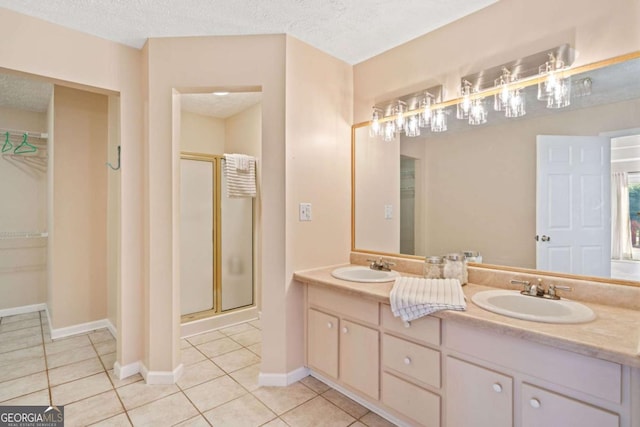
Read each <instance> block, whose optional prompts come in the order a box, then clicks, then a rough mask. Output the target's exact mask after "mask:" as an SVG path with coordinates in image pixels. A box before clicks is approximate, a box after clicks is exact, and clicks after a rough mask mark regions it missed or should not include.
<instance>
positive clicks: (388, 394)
mask: <svg viewBox="0 0 640 427" xmlns="http://www.w3.org/2000/svg"><path fill="white" fill-rule="evenodd" d="M382 402H383V403H384V404H385V405H387V406H388V407H390V408H392V409H394V410H396V411H398V412H400V413H401V414H403V415H405V416H407V417H409V418H411V419H413V420H415V421H417V422H418V423H419V424H420V425H422V426H427V427H439V426H440V396H438V395H437V394H433V393H430V392H428V391H426V390H424V389H422V388H420V387H418V386H415V385H413V384H411V383H408V382H406V381H403V380H401V379H399V378H396V377H394V376H393V375H389V374H387V373H383V374H382Z"/></svg>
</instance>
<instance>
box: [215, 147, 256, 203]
mask: <svg viewBox="0 0 640 427" xmlns="http://www.w3.org/2000/svg"><path fill="white" fill-rule="evenodd" d="M222 171H223V172H224V177H225V179H226V181H227V185H226V187H227V197H233V198H237V197H256V159H255V157H251V156H247V155H244V154H225V155H224V164H223V167H222Z"/></svg>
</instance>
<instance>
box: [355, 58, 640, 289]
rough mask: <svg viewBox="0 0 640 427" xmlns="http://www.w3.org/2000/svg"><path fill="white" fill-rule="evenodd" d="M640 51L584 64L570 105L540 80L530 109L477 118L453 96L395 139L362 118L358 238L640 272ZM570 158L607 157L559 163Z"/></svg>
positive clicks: (360, 242)
mask: <svg viewBox="0 0 640 427" xmlns="http://www.w3.org/2000/svg"><path fill="white" fill-rule="evenodd" d="M639 56H640V55H638V54H632V55H628V56H627V57H626V58H624V60H623V58H613V59H612V60H610V61H603V62H602V63H600V64H598V65H597V66H592V67H583V69H584V70H586V71H584V72H581V73H576V74H574V75H573V76H572V80H573V82H574V91H573V94H572V97H571V104H570V106H568V107H565V108H562V109H548V108H546V106H545V105H544V104H543V103H540V102H539V101H537V100H536V90H537V87H536V86H535V85H532V86H530V87H528V88H526V90H525V91H526V99H527V104H526V110H527V114H526V115H524V116H523V117H518V118H505V117H504V114H503V113H500V112H495V111H493V110H492V109H491V108H489V117H488V122H487V123H486V124H483V125H480V126H470V125H469V124H468V123H467V122H466V121H462V120H457V119H456V116H455V107H453V108H452V107H449V109H452V113H450V114H449V115H448V130H447V131H446V132H440V133H435V132H431V131H427V130H423V132H422V135H420V136H417V137H407V136H406V135H404V134H403V135H401V136H397V137H396V138H395V139H393V141H386V142H385V141H383V140H382V139H381V138H380V137H372V136H370V129H369V123H361V124H358V125H355V126H354V127H353V141H352V144H353V171H352V174H353V175H352V178H353V212H352V215H353V225H354V230H353V232H352V235H353V241H352V248H353V250H355V251H358V250H360V251H367V252H375V253H381V254H403V255H415V256H429V255H443V254H446V253H450V252H461V251H478V252H480V253H481V254H482V256H483V262H484V263H486V264H492V265H499V266H506V267H517V268H527V269H538V270H545V271H553V272H558V273H566V274H577V275H583V276H590V277H606V278H613V279H619V281H620V282H621V283H622V282H624V281H634V282H640V218H639V216H638V215H640V185H639V183H640V79H639V78H638V76H640V58H639ZM628 58H631V59H628ZM582 85H589V86H590V87H588V88H583V87H582ZM583 89H586V90H583ZM548 136H554V137H553V138H551V137H548ZM561 160H562V161H563V162H564V163H566V164H569V165H573V166H577V165H578V164H582V163H584V162H592V163H595V164H598V165H599V168H597V170H596V171H595V172H594V171H593V170H591V169H590V170H588V171H585V170H572V171H567V170H559V169H554V167H555V166H554V165H553V164H552V165H551V166H549V163H557V162H560V161H561ZM545 165H546V166H545ZM573 166H572V167H573ZM549 167H551V169H549ZM620 177H622V178H620ZM618 181H620V182H618ZM587 187H589V189H587ZM612 224H613V225H612ZM541 227H547V228H544V229H542V228H541ZM567 229H571V230H572V231H571V233H567V232H566V231H567ZM594 230H596V231H597V233H595V234H598V237H597V238H596V242H595V243H594V242H593V241H584V239H583V237H584V236H587V235H590V234H593V233H594ZM572 233H573V234H572ZM541 237H544V239H543V238H541ZM598 239H599V240H598Z"/></svg>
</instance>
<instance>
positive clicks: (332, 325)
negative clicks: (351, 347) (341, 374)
mask: <svg viewBox="0 0 640 427" xmlns="http://www.w3.org/2000/svg"><path fill="white" fill-rule="evenodd" d="M338 327H339V319H338V318H337V317H335V316H331V315H330V314H326V313H323V312H321V311H318V310H314V309H309V311H308V314H307V349H308V358H307V359H308V360H307V361H308V364H309V365H310V366H313V367H314V368H315V369H318V370H319V371H321V372H322V373H324V374H326V375H329V376H330V377H332V378H335V379H337V378H338Z"/></svg>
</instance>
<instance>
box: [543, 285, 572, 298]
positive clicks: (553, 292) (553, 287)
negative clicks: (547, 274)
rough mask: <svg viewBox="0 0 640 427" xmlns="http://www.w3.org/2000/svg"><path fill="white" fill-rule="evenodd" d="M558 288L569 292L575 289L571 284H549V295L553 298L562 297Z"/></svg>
mask: <svg viewBox="0 0 640 427" xmlns="http://www.w3.org/2000/svg"><path fill="white" fill-rule="evenodd" d="M558 289H559V290H561V291H567V292H571V291H572V290H573V288H571V287H569V286H561V285H554V284H549V290H548V291H547V295H549V296H550V297H551V298H557V299H560V297H559V296H558V293H557V292H556V291H557V290H558Z"/></svg>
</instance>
